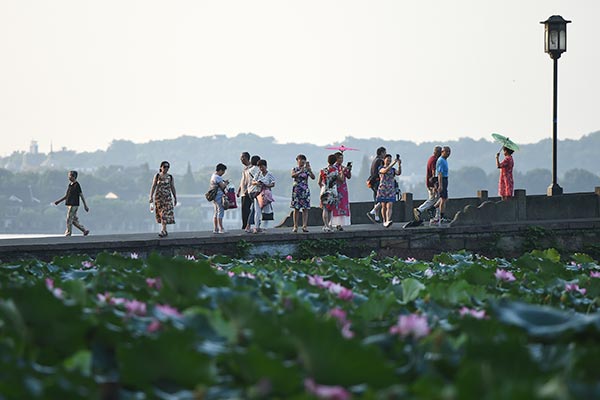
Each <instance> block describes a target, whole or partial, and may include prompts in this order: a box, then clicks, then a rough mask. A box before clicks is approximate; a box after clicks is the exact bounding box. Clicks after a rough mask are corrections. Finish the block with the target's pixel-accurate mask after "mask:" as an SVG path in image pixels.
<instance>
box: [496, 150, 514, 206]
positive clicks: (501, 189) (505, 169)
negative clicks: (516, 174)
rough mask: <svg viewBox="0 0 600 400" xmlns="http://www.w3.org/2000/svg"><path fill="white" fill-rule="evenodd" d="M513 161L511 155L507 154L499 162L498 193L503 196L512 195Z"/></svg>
mask: <svg viewBox="0 0 600 400" xmlns="http://www.w3.org/2000/svg"><path fill="white" fill-rule="evenodd" d="M514 165H515V164H514V161H513V158H512V156H510V155H508V156H506V157H505V158H504V160H502V162H501V163H500V166H499V167H498V168H500V179H499V180H498V194H499V195H500V196H503V197H512V196H513V191H514V187H515V183H514V181H513V167H514Z"/></svg>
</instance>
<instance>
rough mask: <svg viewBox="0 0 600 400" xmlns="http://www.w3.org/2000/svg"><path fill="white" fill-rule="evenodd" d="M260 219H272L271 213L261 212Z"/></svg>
mask: <svg viewBox="0 0 600 400" xmlns="http://www.w3.org/2000/svg"><path fill="white" fill-rule="evenodd" d="M262 220H263V221H273V213H272V212H270V213H262Z"/></svg>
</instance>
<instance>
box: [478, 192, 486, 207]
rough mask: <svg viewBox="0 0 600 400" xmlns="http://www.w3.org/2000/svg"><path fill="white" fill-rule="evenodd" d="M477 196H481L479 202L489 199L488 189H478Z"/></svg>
mask: <svg viewBox="0 0 600 400" xmlns="http://www.w3.org/2000/svg"><path fill="white" fill-rule="evenodd" d="M477 197H479V204H481V203H483V202H485V201H488V191H487V190H478V191H477Z"/></svg>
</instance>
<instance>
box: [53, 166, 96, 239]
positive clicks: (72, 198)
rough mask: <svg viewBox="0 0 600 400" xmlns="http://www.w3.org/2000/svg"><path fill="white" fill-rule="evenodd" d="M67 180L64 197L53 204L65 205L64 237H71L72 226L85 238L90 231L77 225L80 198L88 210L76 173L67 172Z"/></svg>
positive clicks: (87, 210) (79, 224)
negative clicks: (65, 223) (65, 224)
mask: <svg viewBox="0 0 600 400" xmlns="http://www.w3.org/2000/svg"><path fill="white" fill-rule="evenodd" d="M68 178H69V186H68V187H67V193H66V194H65V195H64V197H62V198H60V199H58V200H56V201H55V202H54V204H56V205H59V204H60V203H61V202H63V201H65V205H66V206H67V230H66V231H65V236H71V233H72V232H71V231H72V228H73V225H75V227H76V228H77V229H79V230H80V231H81V232H83V236H87V235H89V233H90V231H89V230H88V229H85V227H84V226H83V225H81V223H79V218H77V209H79V198H80V197H81V201H83V207H84V208H85V211H86V212H89V211H90V208H89V207H88V206H87V203H86V202H85V198H84V197H83V192H82V191H81V186H80V185H79V182H77V171H69V175H68Z"/></svg>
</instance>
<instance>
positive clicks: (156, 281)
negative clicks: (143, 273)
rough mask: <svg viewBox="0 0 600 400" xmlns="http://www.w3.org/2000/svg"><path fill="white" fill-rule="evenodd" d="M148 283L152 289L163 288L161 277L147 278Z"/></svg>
mask: <svg viewBox="0 0 600 400" xmlns="http://www.w3.org/2000/svg"><path fill="white" fill-rule="evenodd" d="M146 285H148V287H149V288H150V289H152V288H154V289H156V290H160V289H161V288H162V281H161V280H160V278H146Z"/></svg>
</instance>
